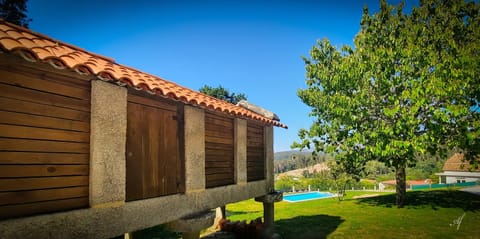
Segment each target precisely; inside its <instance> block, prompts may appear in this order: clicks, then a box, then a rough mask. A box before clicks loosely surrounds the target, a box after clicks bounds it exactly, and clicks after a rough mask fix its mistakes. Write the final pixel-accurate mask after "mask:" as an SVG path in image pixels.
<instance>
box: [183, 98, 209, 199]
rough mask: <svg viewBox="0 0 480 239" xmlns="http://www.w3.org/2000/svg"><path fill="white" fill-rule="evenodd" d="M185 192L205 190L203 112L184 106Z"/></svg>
mask: <svg viewBox="0 0 480 239" xmlns="http://www.w3.org/2000/svg"><path fill="white" fill-rule="evenodd" d="M184 110H185V116H184V118H185V191H186V193H189V192H194V191H203V190H205V184H206V183H205V112H204V111H203V110H202V109H198V108H195V107H192V106H185V109H184Z"/></svg>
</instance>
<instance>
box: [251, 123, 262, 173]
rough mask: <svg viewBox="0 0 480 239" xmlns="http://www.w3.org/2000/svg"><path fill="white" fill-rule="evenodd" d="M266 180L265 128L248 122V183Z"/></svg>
mask: <svg viewBox="0 0 480 239" xmlns="http://www.w3.org/2000/svg"><path fill="white" fill-rule="evenodd" d="M263 179H265V139H264V126H263V125H261V124H257V123H255V122H252V121H248V122H247V181H248V182H250V181H257V180H263Z"/></svg>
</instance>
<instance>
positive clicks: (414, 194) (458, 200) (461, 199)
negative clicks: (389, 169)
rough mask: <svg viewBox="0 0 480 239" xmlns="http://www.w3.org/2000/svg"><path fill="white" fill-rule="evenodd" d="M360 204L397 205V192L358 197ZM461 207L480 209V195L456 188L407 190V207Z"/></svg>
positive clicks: (469, 209)
mask: <svg viewBox="0 0 480 239" xmlns="http://www.w3.org/2000/svg"><path fill="white" fill-rule="evenodd" d="M357 201H358V202H357V203H358V204H367V205H370V206H384V207H396V204H395V194H388V195H383V196H378V197H371V198H361V199H357ZM425 207H431V208H432V209H433V210H438V209H439V208H461V209H463V210H464V211H472V212H474V211H478V210H480V196H477V195H473V194H471V193H467V192H462V191H456V190H426V191H410V192H407V201H406V205H405V208H425Z"/></svg>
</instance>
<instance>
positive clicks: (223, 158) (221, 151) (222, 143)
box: [205, 112, 235, 188]
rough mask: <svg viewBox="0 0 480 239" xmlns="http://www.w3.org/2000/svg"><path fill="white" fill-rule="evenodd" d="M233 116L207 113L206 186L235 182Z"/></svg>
mask: <svg viewBox="0 0 480 239" xmlns="http://www.w3.org/2000/svg"><path fill="white" fill-rule="evenodd" d="M233 147H234V130H233V118H229V117H226V116H225V115H220V114H215V113H211V112H206V113H205V180H206V182H205V183H206V187H207V188H212V187H218V186H222V185H230V184H234V183H235V178H234V177H235V175H234V174H235V173H234V166H235V165H234V151H233V150H234V148H233Z"/></svg>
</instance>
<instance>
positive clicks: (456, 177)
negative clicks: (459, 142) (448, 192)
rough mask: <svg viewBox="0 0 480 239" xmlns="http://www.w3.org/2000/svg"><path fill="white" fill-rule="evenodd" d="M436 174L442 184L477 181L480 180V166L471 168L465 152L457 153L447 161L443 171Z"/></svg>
mask: <svg viewBox="0 0 480 239" xmlns="http://www.w3.org/2000/svg"><path fill="white" fill-rule="evenodd" d="M477 160H478V157H477ZM436 175H438V177H439V179H438V181H439V183H441V184H443V183H465V182H475V181H479V180H480V168H478V169H471V168H470V164H469V163H468V162H467V161H464V160H463V154H461V153H456V154H454V155H453V156H452V157H450V158H449V159H447V161H445V164H444V165H443V173H437V174H436Z"/></svg>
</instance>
